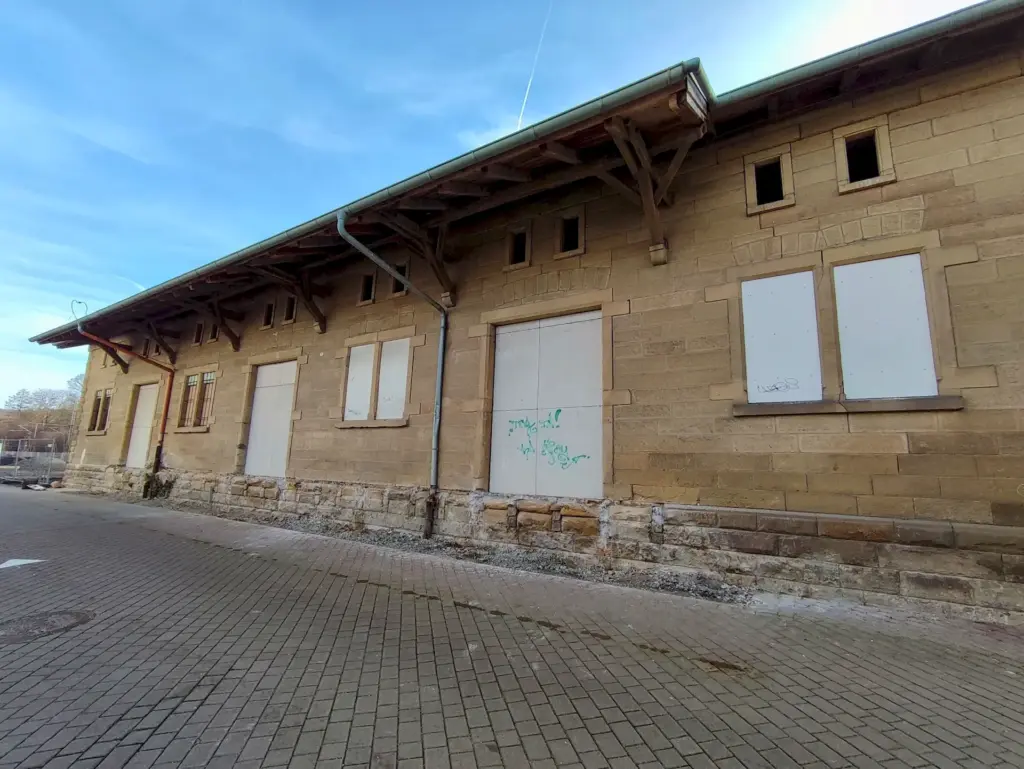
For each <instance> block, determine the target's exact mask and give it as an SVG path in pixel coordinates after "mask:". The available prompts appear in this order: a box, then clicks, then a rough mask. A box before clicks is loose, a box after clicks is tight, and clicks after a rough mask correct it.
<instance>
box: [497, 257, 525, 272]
mask: <svg viewBox="0 0 1024 769" xmlns="http://www.w3.org/2000/svg"><path fill="white" fill-rule="evenodd" d="M529 266H530V260H529V259H527V260H526V261H525V262H516V263H515V264H506V265H505V266H504V267H502V271H503V272H513V271H515V270H525V269H526V268H527V267H529Z"/></svg>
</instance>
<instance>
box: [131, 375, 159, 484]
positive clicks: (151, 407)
mask: <svg viewBox="0 0 1024 769" xmlns="http://www.w3.org/2000/svg"><path fill="white" fill-rule="evenodd" d="M159 389H160V387H159V385H155V384H148V385H143V386H142V387H140V388H139V394H138V396H137V397H136V398H135V413H134V414H133V415H132V434H131V437H130V438H129V439H128V457H127V459H125V465H126V466H127V467H145V466H146V460H147V459H149V441H150V439H151V438H152V437H153V418H154V417H155V416H156V395H157V390H159Z"/></svg>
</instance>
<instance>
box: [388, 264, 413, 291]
mask: <svg viewBox="0 0 1024 769" xmlns="http://www.w3.org/2000/svg"><path fill="white" fill-rule="evenodd" d="M395 272H397V273H398V274H399V275H401V276H402V277H403V278H407V277H409V265H408V264H396V265H395ZM405 290H406V289H405V284H404V283H402V281H400V280H398V279H397V278H392V279H391V293H392V294H401V293H402V292H404V291H405Z"/></svg>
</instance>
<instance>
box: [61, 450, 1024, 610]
mask: <svg viewBox="0 0 1024 769" xmlns="http://www.w3.org/2000/svg"><path fill="white" fill-rule="evenodd" d="M147 480H148V481H149V484H150V488H151V489H155V490H156V492H157V494H158V495H160V496H164V497H165V498H166V499H167V500H168V501H170V502H171V503H174V504H179V505H181V506H185V507H189V508H193V509H201V510H204V511H209V512H212V513H213V514H215V515H220V516H224V517H228V518H237V517H244V518H248V519H257V520H261V521H264V522H267V523H271V524H274V523H278V524H280V523H283V522H285V521H287V520H288V519H298V518H301V517H303V516H315V517H317V518H320V519H324V520H326V521H328V522H330V523H332V524H334V525H336V526H338V527H339V528H341V529H352V530H360V529H363V528H388V529H399V530H405V531H411V532H420V531H422V528H423V516H424V514H425V511H426V505H427V498H428V490H427V489H426V488H423V487H408V486H379V485H371V484H358V483H343V482H334V481H305V480H303V481H299V480H291V479H282V480H279V481H277V480H268V479H264V478H250V477H246V476H240V475H216V474H205V473H192V472H179V471H173V470H164V471H161V472H160V473H159V474H158V475H157V478H156V483H154V482H153V479H152V478H147V474H146V472H145V471H142V470H126V469H124V468H121V467H77V468H72V469H71V471H70V472H69V473H68V474H67V476H66V478H65V482H66V484H67V485H68V486H69V487H70V488H73V489H78V490H83V491H88V492H94V493H105V494H114V495H117V496H120V497H127V498H140V497H141V496H142V493H143V489H144V488H145V487H146V483H147ZM434 531H435V534H436V535H438V536H442V537H447V538H451V539H455V540H459V541H467V542H469V541H478V542H495V543H502V544H507V545H518V546H523V547H530V548H544V549H550V550H557V551H564V552H572V553H579V554H583V555H586V556H590V557H594V558H595V559H597V560H599V561H601V562H605V563H607V562H609V561H610V560H611V561H622V562H632V563H633V565H637V564H642V563H648V564H655V563H656V564H659V565H661V566H667V567H676V568H680V569H685V570H697V571H701V572H705V573H710V574H713V575H715V576H718V577H720V578H722V579H724V580H725V581H727V582H729V583H732V584H736V585H742V586H747V587H753V588H756V589H759V590H763V591H768V592H774V593H786V594H794V595H800V596H805V597H815V598H841V599H846V600H854V601H857V602H864V603H872V604H891V605H900V604H904V605H905V604H907V603H911V604H916V605H918V606H921V607H923V608H928V609H931V610H936V609H937V610H940V611H943V612H947V613H957V614H967V615H968V616H972V617H974V618H976V619H979V620H985V621H1002V622H1013V623H1014V624H1022V623H1024V528H1021V527H1013V526H995V525H987V524H971V523H957V522H949V521H926V520H913V519H898V518H897V519H893V518H877V517H865V516H846V515H825V514H817V513H794V512H781V511H777V510H739V509H732V508H717V507H701V506H696V505H673V504H665V505H661V504H650V503H637V502H624V503H613V502H610V501H608V500H604V501H600V502H595V501H581V500H562V499H551V498H537V497H533V498H519V497H501V496H495V495H491V494H487V493H486V492H467V491H442V492H440V494H439V499H438V511H437V518H436V520H435V526H434Z"/></svg>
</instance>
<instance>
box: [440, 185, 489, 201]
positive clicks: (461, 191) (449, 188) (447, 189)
mask: <svg viewBox="0 0 1024 769" xmlns="http://www.w3.org/2000/svg"><path fill="white" fill-rule="evenodd" d="M437 191H438V194H440V195H450V196H453V197H466V198H482V197H485V196H487V195H488V194H490V193H489V192H488V191H487V188H486V187H484V186H483V185H482V184H473V183H472V182H445V183H444V184H442V185H441V186H440V187H438V189H437Z"/></svg>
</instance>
